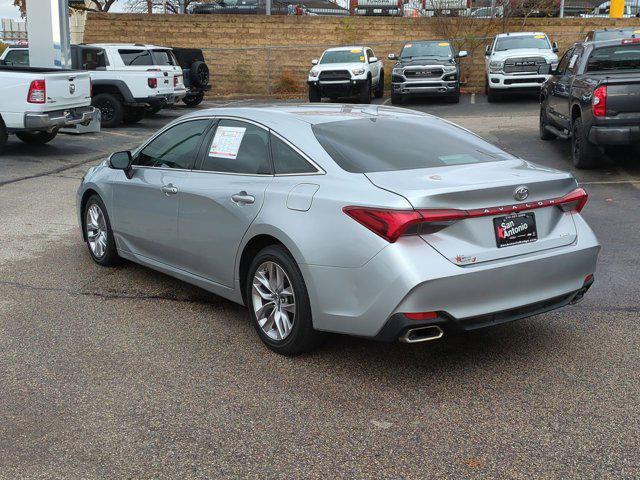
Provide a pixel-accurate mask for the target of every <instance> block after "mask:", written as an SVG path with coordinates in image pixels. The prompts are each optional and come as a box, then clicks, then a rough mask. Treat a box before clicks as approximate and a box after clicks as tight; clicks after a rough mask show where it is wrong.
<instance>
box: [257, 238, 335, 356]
mask: <svg viewBox="0 0 640 480" xmlns="http://www.w3.org/2000/svg"><path fill="white" fill-rule="evenodd" d="M277 269H280V270H279V271H278V270H277ZM275 278H278V279H280V281H279V282H278V283H279V284H280V285H277V284H275V283H271V281H270V280H271V279H273V280H274V281H275ZM254 284H255V285H256V287H255V288H254ZM245 289H246V290H245V291H246V297H245V298H246V303H247V306H248V308H249V315H250V317H251V321H252V323H253V326H254V327H255V329H256V332H257V333H258V336H259V337H260V340H262V342H263V343H264V344H265V345H266V346H267V347H268V348H269V349H271V350H273V351H274V352H276V353H279V354H281V355H298V354H300V353H304V352H308V351H310V350H312V349H314V348H315V347H317V346H318V344H319V343H320V342H321V341H322V338H323V335H322V333H321V332H318V331H316V330H314V328H313V321H312V316H311V304H310V302H309V295H308V293H307V287H306V285H305V282H304V278H303V277H302V273H301V272H300V269H299V268H298V265H297V263H296V261H295V260H294V258H293V257H292V256H291V254H290V253H289V252H288V251H287V249H286V248H284V247H283V246H282V245H270V246H268V247H265V248H264V249H262V250H261V251H260V252H259V253H258V254H257V255H256V256H255V258H254V259H253V261H252V262H251V265H250V266H249V271H248V275H247V281H246V285H245ZM284 292H289V293H290V294H284ZM274 296H275V298H277V300H275V301H273V300H271V299H273V298H274ZM265 297H266V298H265ZM292 303H293V305H294V306H293V307H287V306H288V305H291V304H292ZM283 305H284V306H283ZM256 313H257V314H256ZM291 314H293V320H291ZM276 315H277V316H276ZM282 315H284V316H282ZM258 317H261V318H258ZM276 318H279V319H280V324H278V322H277V320H276ZM283 333H284V335H283Z"/></svg>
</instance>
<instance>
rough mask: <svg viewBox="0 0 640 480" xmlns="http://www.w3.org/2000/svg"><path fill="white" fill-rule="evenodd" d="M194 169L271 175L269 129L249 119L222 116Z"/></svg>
mask: <svg viewBox="0 0 640 480" xmlns="http://www.w3.org/2000/svg"><path fill="white" fill-rule="evenodd" d="M207 143H208V145H207V149H206V150H205V152H204V156H203V159H202V161H201V162H200V163H199V165H197V166H196V170H203V171H207V172H220V173H237V174H246V175H271V173H272V172H271V158H270V155H269V132H268V131H267V130H265V129H264V128H261V127H258V126H257V125H254V124H252V123H248V122H242V121H240V120H229V119H223V120H220V122H218V125H217V127H216V129H215V132H213V134H212V135H210V136H209V139H208V140H207Z"/></svg>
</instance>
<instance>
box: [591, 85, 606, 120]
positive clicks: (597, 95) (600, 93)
mask: <svg viewBox="0 0 640 480" xmlns="http://www.w3.org/2000/svg"><path fill="white" fill-rule="evenodd" d="M591 104H592V108H593V116H594V117H604V116H605V115H606V113H607V86H606V85H603V86H601V87H598V88H596V89H595V91H594V92H593V100H592V101H591Z"/></svg>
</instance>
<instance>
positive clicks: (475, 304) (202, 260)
mask: <svg viewBox="0 0 640 480" xmlns="http://www.w3.org/2000/svg"><path fill="white" fill-rule="evenodd" d="M586 202H587V194H586V192H585V191H584V190H583V189H582V188H579V187H578V185H577V183H576V180H575V179H574V178H573V177H572V176H571V174H569V173H567V172H561V171H558V170H553V169H550V168H547V167H545V168H542V167H540V166H537V165H534V164H532V163H529V162H527V161H525V160H522V159H520V158H517V157H514V156H512V155H509V154H508V153H506V152H504V151H502V150H500V149H499V148H497V147H495V146H493V145H491V144H489V143H487V142H486V141H484V140H482V139H481V138H480V137H478V136H476V135H474V134H472V133H471V132H469V131H468V130H466V129H463V128H460V127H457V126H455V125H453V124H452V123H451V122H448V121H445V120H442V119H439V118H437V117H434V116H432V115H428V114H425V113H422V112H417V111H413V110H404V109H399V108H394V107H383V106H371V105H367V106H357V105H339V104H338V105H336V104H324V105H321V104H316V105H308V104H307V105H306V106H305V105H283V106H262V107H253V108H218V109H202V110H198V111H196V112H192V113H191V114H189V115H186V116H183V117H182V118H180V119H178V120H176V121H174V122H172V123H171V124H169V125H167V126H166V127H164V128H163V129H162V130H160V131H159V132H157V133H156V134H155V135H154V136H153V137H152V138H151V139H149V140H148V141H146V142H145V143H144V144H142V145H141V146H140V147H139V148H137V149H135V150H134V151H133V152H117V153H114V154H113V155H112V156H111V157H110V159H109V160H108V161H104V162H102V163H101V164H100V165H98V166H94V167H91V168H90V169H89V171H88V172H87V173H86V175H85V176H84V177H83V180H82V182H81V185H80V187H79V189H78V192H77V210H78V219H79V221H80V225H81V227H82V235H83V238H84V240H85V242H86V243H87V247H88V250H89V253H90V255H91V257H92V258H93V260H94V261H95V262H96V263H98V264H99V265H104V266H110V265H114V264H116V263H117V262H118V261H119V260H120V259H122V258H125V259H129V260H131V261H133V262H136V263H140V264H142V265H146V266H148V267H150V268H153V269H156V270H159V271H162V272H164V273H166V274H169V275H172V276H175V277H177V278H179V279H182V280H185V281H187V282H190V283H193V284H195V285H198V286H200V287H202V288H204V289H207V290H209V291H211V292H214V293H216V294H218V295H220V296H222V297H225V298H228V299H230V300H232V301H234V302H237V303H241V304H245V305H247V306H248V307H249V312H250V315H251V320H252V322H253V324H254V326H255V329H256V331H257V333H258V335H259V337H260V339H261V340H262V341H263V342H264V343H265V344H266V345H267V346H268V347H269V348H271V349H272V350H274V351H276V352H279V353H282V354H295V353H299V352H302V351H305V350H308V349H310V348H312V347H313V346H314V345H316V344H317V342H318V340H319V339H321V337H322V335H321V332H338V333H344V334H350V335H357V336H361V337H367V338H372V339H377V340H384V341H393V340H398V339H400V340H402V341H405V342H409V343H414V342H423V341H427V340H434V339H436V338H440V337H441V336H442V335H443V334H444V333H446V332H447V331H451V330H455V329H459V330H474V329H477V328H481V327H486V326H489V325H496V324H500V323H504V322H509V321H512V320H516V319H520V318H524V317H527V316H530V315H537V314H540V313H543V312H546V311H549V310H552V309H555V308H559V307H562V306H565V305H567V304H569V303H572V302H576V301H578V300H580V299H581V298H582V296H583V295H584V294H585V292H586V291H587V290H588V289H589V287H590V286H591V284H592V283H593V275H594V272H595V268H596V258H597V255H598V251H599V248H600V247H599V245H598V241H597V240H596V238H595V236H594V234H593V232H592V231H591V229H590V228H589V226H588V225H587V223H586V222H585V220H584V219H583V218H582V216H581V215H580V211H581V210H582V208H583V207H584V206H585V203H586Z"/></svg>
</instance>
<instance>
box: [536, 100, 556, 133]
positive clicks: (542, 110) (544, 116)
mask: <svg viewBox="0 0 640 480" xmlns="http://www.w3.org/2000/svg"><path fill="white" fill-rule="evenodd" d="M547 125H548V122H547V111H546V109H545V107H544V105H543V104H540V139H541V140H546V141H549V140H555V139H556V138H557V137H556V136H555V135H554V134H553V133H551V132H550V131H549V130H547V129H546V128H545V127H546V126H547Z"/></svg>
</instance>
